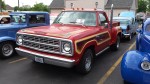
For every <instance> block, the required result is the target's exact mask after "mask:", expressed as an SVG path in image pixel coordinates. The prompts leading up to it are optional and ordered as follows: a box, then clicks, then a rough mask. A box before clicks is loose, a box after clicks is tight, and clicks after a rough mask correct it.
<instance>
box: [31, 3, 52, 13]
mask: <svg viewBox="0 0 150 84" xmlns="http://www.w3.org/2000/svg"><path fill="white" fill-rule="evenodd" d="M32 10H33V11H46V12H49V10H50V9H49V7H48V6H47V5H44V4H43V3H38V4H35V5H34V6H33V7H32Z"/></svg>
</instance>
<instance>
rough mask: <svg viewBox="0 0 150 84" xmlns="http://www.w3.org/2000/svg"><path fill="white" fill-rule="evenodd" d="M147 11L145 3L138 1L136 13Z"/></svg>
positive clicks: (143, 0)
mask: <svg viewBox="0 0 150 84" xmlns="http://www.w3.org/2000/svg"><path fill="white" fill-rule="evenodd" d="M146 10H147V1H145V0H138V10H137V12H146Z"/></svg>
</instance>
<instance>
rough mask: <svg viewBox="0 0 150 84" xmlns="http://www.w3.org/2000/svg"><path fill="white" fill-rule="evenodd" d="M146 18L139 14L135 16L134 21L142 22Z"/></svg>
mask: <svg viewBox="0 0 150 84" xmlns="http://www.w3.org/2000/svg"><path fill="white" fill-rule="evenodd" d="M145 18H146V14H145V13H144V12H139V13H137V14H136V20H137V21H138V22H143V21H144V20H145Z"/></svg>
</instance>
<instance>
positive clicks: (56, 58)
mask: <svg viewBox="0 0 150 84" xmlns="http://www.w3.org/2000/svg"><path fill="white" fill-rule="evenodd" d="M15 50H17V51H21V52H26V53H30V54H33V55H37V56H41V57H45V58H49V59H54V60H59V61H65V62H71V63H72V62H75V60H70V59H65V58H60V57H55V56H49V55H43V54H39V53H34V52H31V51H27V50H24V49H20V48H15Z"/></svg>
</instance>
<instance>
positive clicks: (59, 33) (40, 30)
mask: <svg viewBox="0 0 150 84" xmlns="http://www.w3.org/2000/svg"><path fill="white" fill-rule="evenodd" d="M90 31H91V28H87V27H83V26H68V25H51V26H41V27H34V28H28V29H23V30H21V31H19V32H20V33H27V34H35V35H44V36H51V37H58V38H65V39H67V38H71V37H74V36H77V35H82V34H81V33H83V32H90Z"/></svg>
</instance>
